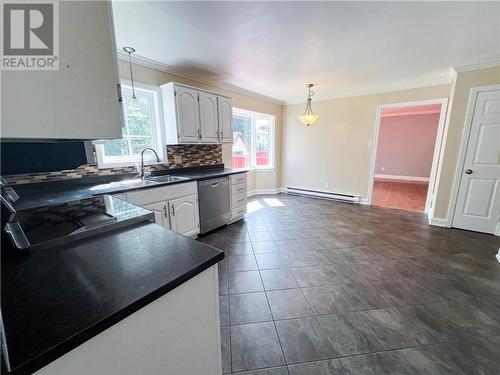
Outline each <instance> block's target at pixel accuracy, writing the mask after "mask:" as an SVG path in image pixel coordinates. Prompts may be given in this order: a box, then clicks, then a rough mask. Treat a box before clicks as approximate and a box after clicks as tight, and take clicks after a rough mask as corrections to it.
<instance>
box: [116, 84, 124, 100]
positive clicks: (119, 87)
mask: <svg viewBox="0 0 500 375" xmlns="http://www.w3.org/2000/svg"><path fill="white" fill-rule="evenodd" d="M116 89H117V90H118V101H119V102H120V103H121V102H123V96H122V85H120V84H117V85H116Z"/></svg>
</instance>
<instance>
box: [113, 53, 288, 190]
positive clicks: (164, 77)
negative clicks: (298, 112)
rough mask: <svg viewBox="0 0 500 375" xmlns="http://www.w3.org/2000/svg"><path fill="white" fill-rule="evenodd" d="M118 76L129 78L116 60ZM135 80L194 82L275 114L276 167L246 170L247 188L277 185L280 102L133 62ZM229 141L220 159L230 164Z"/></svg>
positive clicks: (241, 104) (237, 104)
mask: <svg viewBox="0 0 500 375" xmlns="http://www.w3.org/2000/svg"><path fill="white" fill-rule="evenodd" d="M118 65H119V66H118V67H119V72H120V77H121V78H123V79H130V72H129V67H128V63H126V62H124V61H119V64H118ZM133 71H134V80H135V81H137V82H139V83H143V84H148V85H153V86H159V85H163V84H164V83H168V82H172V81H174V82H179V83H184V84H187V85H190V86H196V87H199V88H201V89H205V90H209V91H211V92H215V93H217V94H221V95H226V96H229V97H231V98H233V105H234V106H235V107H238V108H242V109H246V110H250V111H255V112H261V113H266V114H270V115H274V116H275V117H276V155H277V157H276V169H275V170H269V171H256V172H251V173H249V176H248V190H249V191H252V190H256V189H276V188H277V187H279V186H281V185H280V180H279V176H280V169H281V165H280V162H281V160H280V158H279V155H280V153H281V132H282V106H281V104H280V103H278V102H274V101H271V100H265V99H261V98H257V97H252V96H249V95H245V94H243V93H241V92H237V91H231V90H228V89H221V88H219V87H215V86H210V85H207V84H204V83H200V82H199V81H195V80H190V79H186V78H182V77H179V76H176V75H172V74H169V73H166V72H164V71H160V70H154V69H150V68H147V67H144V66H140V65H133ZM231 147H232V146H231V145H224V146H223V148H222V160H223V162H224V164H225V165H226V166H227V167H231V166H232V160H231V154H232V150H231Z"/></svg>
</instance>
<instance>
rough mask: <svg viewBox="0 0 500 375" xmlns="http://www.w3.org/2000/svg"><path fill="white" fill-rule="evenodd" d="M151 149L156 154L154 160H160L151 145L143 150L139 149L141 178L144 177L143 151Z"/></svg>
mask: <svg viewBox="0 0 500 375" xmlns="http://www.w3.org/2000/svg"><path fill="white" fill-rule="evenodd" d="M148 150H150V151H153V153H154V154H155V156H156V161H157V162H158V163H159V162H160V158H159V156H158V154H157V153H156V151H155V150H154V149H153V148H152V147H146V148H145V149H144V150H142V151H141V178H142V179H145V178H146V173H145V171H144V152H145V151H148Z"/></svg>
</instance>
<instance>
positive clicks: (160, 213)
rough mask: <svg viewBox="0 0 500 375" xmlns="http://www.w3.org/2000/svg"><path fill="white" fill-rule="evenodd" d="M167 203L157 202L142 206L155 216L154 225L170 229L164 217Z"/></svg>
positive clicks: (166, 218)
mask: <svg viewBox="0 0 500 375" xmlns="http://www.w3.org/2000/svg"><path fill="white" fill-rule="evenodd" d="M166 206H167V202H158V203H152V204H148V205H144V206H142V208H145V209H146V210H150V211H152V212H153V213H154V214H155V223H156V224H158V225H161V226H162V227H164V228H167V229H170V222H169V220H168V217H167V216H166V212H167V209H166Z"/></svg>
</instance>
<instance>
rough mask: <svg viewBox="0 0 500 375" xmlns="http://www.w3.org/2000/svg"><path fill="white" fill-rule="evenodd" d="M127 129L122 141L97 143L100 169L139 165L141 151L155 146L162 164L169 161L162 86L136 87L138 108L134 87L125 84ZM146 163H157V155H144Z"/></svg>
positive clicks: (124, 104)
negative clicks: (166, 150) (135, 102)
mask: <svg viewBox="0 0 500 375" xmlns="http://www.w3.org/2000/svg"><path fill="white" fill-rule="evenodd" d="M121 87H122V97H123V112H124V113H123V116H124V120H125V121H124V127H123V128H122V138H120V139H113V140H102V141H95V142H94V144H95V148H96V156H97V164H98V166H99V168H113V167H125V166H134V165H136V166H138V165H139V164H140V161H141V151H142V150H143V149H144V148H145V147H152V148H154V149H155V151H157V153H158V156H159V157H160V160H161V162H165V159H166V158H165V146H164V145H165V141H164V135H163V133H164V132H163V131H162V126H161V124H162V121H161V113H162V110H161V100H160V91H159V88H158V87H155V86H149V85H142V84H136V87H135V93H136V97H137V100H138V102H139V107H138V108H132V107H131V106H130V100H131V98H132V87H131V85H130V83H129V82H128V81H122V83H121ZM144 158H145V159H144V161H145V164H156V163H157V162H156V160H155V158H154V155H153V154H151V153H147V154H145V155H144Z"/></svg>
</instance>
